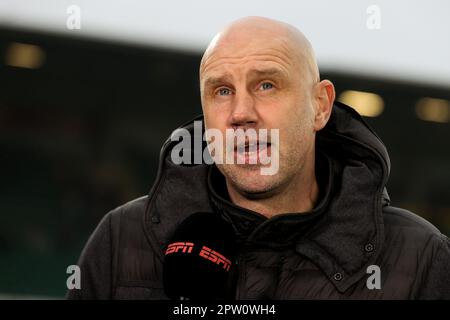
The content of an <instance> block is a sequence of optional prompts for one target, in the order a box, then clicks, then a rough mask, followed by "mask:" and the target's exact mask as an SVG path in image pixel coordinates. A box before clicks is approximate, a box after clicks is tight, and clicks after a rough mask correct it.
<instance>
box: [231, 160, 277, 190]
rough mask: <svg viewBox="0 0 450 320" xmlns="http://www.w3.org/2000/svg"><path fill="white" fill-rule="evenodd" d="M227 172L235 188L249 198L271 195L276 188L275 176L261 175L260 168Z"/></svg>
mask: <svg viewBox="0 0 450 320" xmlns="http://www.w3.org/2000/svg"><path fill="white" fill-rule="evenodd" d="M231 171H232V172H228V174H227V176H228V177H229V178H230V180H231V181H232V183H233V184H234V186H235V188H236V189H238V190H239V191H240V192H241V193H243V194H246V195H247V196H249V197H264V196H266V195H269V194H272V193H273V190H274V189H276V187H277V175H272V176H269V175H261V171H260V167H258V166H255V168H246V167H244V168H243V167H240V168H234V170H231Z"/></svg>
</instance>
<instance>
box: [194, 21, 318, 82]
mask: <svg viewBox="0 0 450 320" xmlns="http://www.w3.org/2000/svg"><path fill="white" fill-rule="evenodd" d="M265 49H269V50H272V51H278V52H279V53H281V54H282V56H283V57H284V58H285V59H288V60H291V61H290V62H291V63H292V64H293V65H294V66H295V67H297V68H299V69H298V72H300V73H302V74H304V75H305V76H307V78H309V79H310V80H311V81H312V82H318V81H319V70H318V67H317V62H316V58H315V55H314V51H313V49H312V46H311V44H310V42H309V41H308V39H307V38H306V37H305V36H304V35H303V33H301V32H300V31H299V30H298V29H297V28H295V27H294V26H292V25H290V24H287V23H284V22H281V21H277V20H273V19H269V18H263V17H245V18H241V19H239V20H236V21H234V22H233V23H231V24H230V25H229V26H227V27H226V28H224V30H222V31H221V32H220V33H218V34H217V35H216V36H215V37H214V38H213V40H212V41H211V42H210V44H209V46H208V48H207V49H206V51H205V53H204V55H203V58H202V61H201V64H200V78H202V74H203V72H204V71H205V69H207V68H208V67H210V66H211V64H213V63H214V60H216V59H215V58H218V57H236V58H241V57H244V56H245V55H247V54H252V53H256V54H257V53H258V51H259V50H261V51H262V50H265Z"/></svg>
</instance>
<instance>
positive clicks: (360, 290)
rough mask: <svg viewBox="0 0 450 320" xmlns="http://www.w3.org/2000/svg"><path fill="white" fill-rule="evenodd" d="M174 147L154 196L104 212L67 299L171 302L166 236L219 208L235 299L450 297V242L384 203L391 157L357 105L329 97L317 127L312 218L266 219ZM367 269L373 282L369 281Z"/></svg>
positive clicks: (165, 155)
mask: <svg viewBox="0 0 450 320" xmlns="http://www.w3.org/2000/svg"><path fill="white" fill-rule="evenodd" d="M197 119H201V118H197ZM185 127H186V128H187V129H189V130H192V129H193V127H192V122H191V123H190V124H188V125H186V126H185ZM176 143H177V142H171V141H170V140H168V141H166V143H165V144H164V146H163V148H162V150H161V159H160V166H159V170H158V174H157V179H156V182H155V184H154V185H153V187H152V189H151V191H150V193H149V195H148V196H145V197H142V198H139V199H136V200H134V201H131V202H129V203H127V204H125V205H123V206H121V207H119V208H116V209H115V210H113V211H111V212H110V213H108V214H107V215H106V216H105V217H104V218H103V219H102V221H101V222H100V224H99V225H98V227H97V229H96V230H95V231H94V233H93V234H92V236H91V237H90V239H89V241H88V242H87V244H86V247H85V248H84V250H83V252H82V255H81V258H80V261H79V266H80V268H81V289H80V290H77V289H73V290H69V291H68V293H67V297H68V298H71V299H167V297H166V296H165V295H164V291H163V285H162V279H161V278H162V276H161V274H162V262H163V257H164V256H163V250H164V248H165V246H166V245H167V241H168V239H169V238H170V236H171V235H172V233H173V232H174V230H175V229H176V228H177V226H178V225H179V224H180V223H181V222H182V221H183V220H184V219H185V218H186V217H188V216H189V215H191V214H192V213H195V212H205V211H206V212H209V211H216V212H220V213H221V214H222V216H223V217H224V218H225V219H226V220H228V221H229V222H231V223H232V225H233V227H234V229H235V231H236V234H237V236H238V241H239V255H238V259H237V260H238V268H237V270H238V273H237V289H236V292H235V297H236V298H237V299H450V242H449V239H448V238H447V237H445V236H444V235H442V234H441V233H440V232H439V231H438V230H437V229H436V228H435V227H434V226H433V225H431V224H430V223H428V222H427V221H425V220H424V219H422V218H420V217H419V216H417V215H415V214H413V213H411V212H409V211H407V210H403V209H399V208H395V207H392V206H390V205H389V197H388V195H387V192H386V189H385V185H386V182H387V180H388V176H389V170H390V161H389V157H388V153H387V151H386V148H385V147H384V145H383V143H382V142H381V140H380V139H379V138H378V137H377V136H376V134H375V133H374V132H373V131H372V130H371V129H370V128H369V127H368V126H367V125H366V124H365V122H364V121H363V120H362V119H361V117H360V116H359V115H358V114H357V113H356V112H355V111H354V110H353V109H351V108H349V107H347V106H345V105H343V104H340V103H336V104H335V106H334V108H333V112H332V115H331V118H330V121H329V122H328V124H327V126H326V127H325V128H324V129H323V130H321V131H320V132H319V133H318V134H317V141H316V144H317V148H316V149H317V169H316V173H317V177H318V181H319V188H320V195H319V201H318V203H317V205H316V206H315V208H314V209H313V210H312V211H311V212H310V213H309V214H302V215H300V214H296V213H287V214H283V215H278V216H275V217H273V218H271V219H267V218H265V217H264V216H262V215H260V214H258V213H256V212H252V211H250V210H246V209H243V208H240V207H237V206H236V205H234V204H232V203H231V202H230V200H229V198H228V195H227V191H226V188H225V187H224V177H223V176H222V175H221V174H220V172H219V171H218V170H217V168H216V167H215V166H214V165H206V164H202V165H175V164H173V163H172V162H171V161H170V151H171V149H172V147H173V146H174V145H175V144H176ZM372 265H375V266H378V267H379V271H380V274H381V288H380V289H377V288H374V289H369V288H368V286H367V282H368V278H369V277H370V276H371V273H372V272H373V271H371V269H370V268H369V271H370V272H369V273H368V267H369V266H372ZM369 282H370V281H369Z"/></svg>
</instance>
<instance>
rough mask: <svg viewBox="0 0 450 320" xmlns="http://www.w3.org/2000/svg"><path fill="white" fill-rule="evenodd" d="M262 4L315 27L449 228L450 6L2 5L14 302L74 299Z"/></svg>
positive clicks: (1, 263) (1, 217)
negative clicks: (207, 63)
mask: <svg viewBox="0 0 450 320" xmlns="http://www.w3.org/2000/svg"><path fill="white" fill-rule="evenodd" d="M247 15H261V16H267V17H272V18H275V19H279V20H282V21H285V22H288V23H291V24H293V25H295V26H297V27H298V28H299V29H300V30H302V31H303V32H304V33H305V34H306V36H307V37H308V38H309V39H310V41H311V42H312V45H313V47H314V48H315V50H316V54H317V56H318V61H319V67H320V69H321V75H322V77H323V78H328V79H331V80H332V81H333V82H334V84H335V86H336V90H337V97H338V100H341V101H343V102H345V103H347V104H350V105H351V106H353V107H354V108H355V109H357V110H358V111H359V112H360V113H361V114H362V115H363V116H364V117H365V119H366V120H367V122H368V123H369V124H370V125H371V126H372V127H373V128H374V129H375V131H376V132H377V133H378V135H379V136H380V137H381V138H382V140H383V141H384V143H385V144H386V146H387V148H388V150H389V152H390V156H391V161H392V171H391V177H390V180H389V183H388V190H389V193H390V196H391V200H392V204H393V205H394V206H400V207H405V208H407V209H409V210H412V211H414V212H416V213H417V214H419V215H421V216H423V217H424V218H426V219H428V220H429V221H431V222H432V223H433V224H435V225H436V226H437V227H438V228H439V229H440V230H441V231H442V232H443V233H445V234H447V235H450V148H449V147H450V143H449V138H450V40H449V39H450V19H448V17H449V15H450V2H448V1H444V0H442V1H439V0H431V1H395V3H394V1H364V0H360V1H358V0H351V1H350V0H347V1H339V2H337V1H287V0H286V1H265V0H259V1H256V0H251V1H238V0H229V1H227V2H225V3H224V2H213V1H206V0H199V1H173V0H168V1H156V0H152V1H136V0H128V1H111V0H109V1H107V0H96V1H95V0H90V1H82V0H70V1H66V0H59V1H56V0H55V1H52V0H47V1H45V0H41V1H37V0H36V1H32V0H21V1H17V0H11V1H8V0H0V299H1V298H44V299H46V298H57V299H58V298H62V297H63V296H64V294H65V291H66V278H67V276H68V275H67V274H66V268H67V266H68V265H71V264H76V262H77V259H78V256H79V254H80V252H81V249H82V248H83V245H84V244H85V242H86V240H87V238H88V236H89V235H90V233H91V232H92V231H93V230H94V228H95V227H96V225H97V223H98V222H99V220H100V219H101V218H102V216H103V215H104V214H106V213H107V212H108V211H109V210H111V209H113V208H115V207H116V206H118V205H121V204H123V203H124V202H127V201H129V200H132V199H134V198H136V197H139V196H142V195H145V194H146V193H148V191H149V189H150V187H151V185H152V183H153V179H154V178H155V174H156V168H157V163H158V154H159V150H160V147H161V146H162V143H163V142H164V140H165V139H166V138H167V137H168V136H169V135H170V133H171V132H172V130H173V129H175V128H176V127H177V126H179V125H180V124H182V123H184V122H186V121H187V120H189V119H191V118H192V117H194V116H195V115H197V114H199V113H201V106H200V99H199V86H198V64H199V61H200V58H201V54H202V51H203V50H204V49H205V48H206V46H207V44H208V42H209V40H210V39H211V38H212V37H213V36H214V34H215V33H216V32H217V31H219V30H220V29H221V28H222V27H223V26H224V25H226V24H227V23H229V22H230V21H232V20H234V19H236V18H239V17H242V16H247Z"/></svg>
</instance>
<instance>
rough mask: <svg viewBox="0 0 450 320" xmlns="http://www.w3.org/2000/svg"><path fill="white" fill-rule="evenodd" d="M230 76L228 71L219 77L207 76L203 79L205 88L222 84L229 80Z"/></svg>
mask: <svg viewBox="0 0 450 320" xmlns="http://www.w3.org/2000/svg"><path fill="white" fill-rule="evenodd" d="M231 79H232V76H231V74H229V73H226V74H224V75H223V76H219V77H209V78H207V79H206V80H205V88H206V87H216V86H218V85H222V84H224V83H228V82H231Z"/></svg>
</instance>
